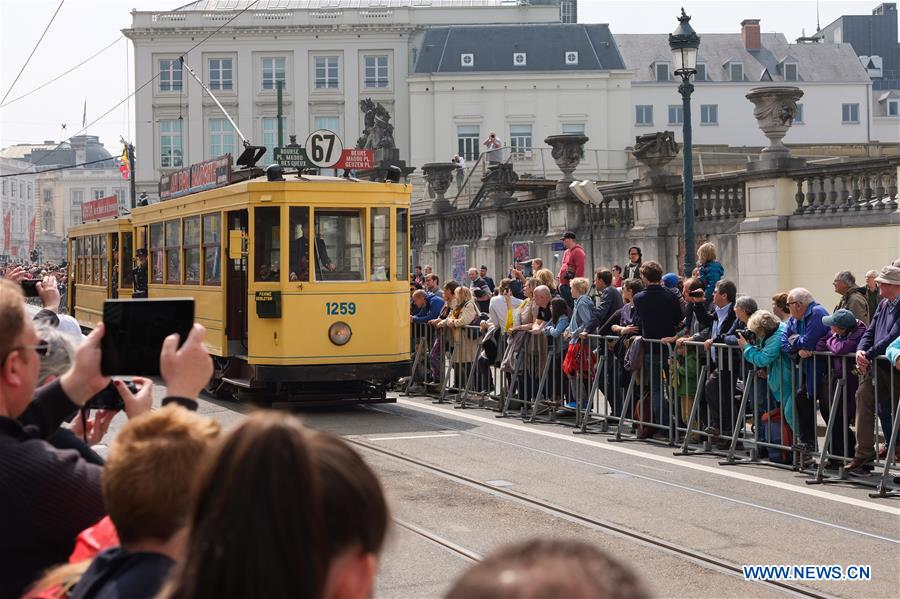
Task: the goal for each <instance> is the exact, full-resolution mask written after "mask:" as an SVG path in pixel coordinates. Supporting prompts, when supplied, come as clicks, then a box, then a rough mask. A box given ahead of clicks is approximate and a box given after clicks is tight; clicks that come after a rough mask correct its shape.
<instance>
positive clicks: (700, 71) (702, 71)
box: [694, 62, 706, 81]
mask: <svg viewBox="0 0 900 599" xmlns="http://www.w3.org/2000/svg"><path fill="white" fill-rule="evenodd" d="M694 81H706V63H705V62H698V63H697V73H696V74H695V75H694Z"/></svg>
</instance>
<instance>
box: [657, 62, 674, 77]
mask: <svg viewBox="0 0 900 599" xmlns="http://www.w3.org/2000/svg"><path fill="white" fill-rule="evenodd" d="M653 74H654V75H655V78H656V80H657V81H670V80H671V79H672V77H671V76H670V75H669V63H667V62H655V63H653Z"/></svg>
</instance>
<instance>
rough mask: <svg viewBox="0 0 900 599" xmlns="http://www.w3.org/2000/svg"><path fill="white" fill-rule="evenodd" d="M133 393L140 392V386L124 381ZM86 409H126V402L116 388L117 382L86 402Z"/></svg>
mask: <svg viewBox="0 0 900 599" xmlns="http://www.w3.org/2000/svg"><path fill="white" fill-rule="evenodd" d="M122 382H123V383H125V386H126V387H127V388H128V390H129V391H131V392H132V393H137V392H138V387H137V385H135V384H134V383H133V382H132V381H122ZM84 408H85V409H86V410H124V409H125V402H124V401H122V396H121V395H119V391H118V390H117V389H116V386H115V384H113V383H110V384H109V385H107V386H106V387H104V389H103V390H102V391H100V392H99V393H97V395H95V396H93V397H92V398H90V399H89V400H88V402H87V403H86V404H84Z"/></svg>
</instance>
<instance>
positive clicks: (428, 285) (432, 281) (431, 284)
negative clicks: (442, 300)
mask: <svg viewBox="0 0 900 599" xmlns="http://www.w3.org/2000/svg"><path fill="white" fill-rule="evenodd" d="M424 288H425V291H427V292H428V293H434V294H438V293H440V292H441V280H440V279H439V278H438V276H437V275H436V274H433V273H432V274H427V275H425V283H424Z"/></svg>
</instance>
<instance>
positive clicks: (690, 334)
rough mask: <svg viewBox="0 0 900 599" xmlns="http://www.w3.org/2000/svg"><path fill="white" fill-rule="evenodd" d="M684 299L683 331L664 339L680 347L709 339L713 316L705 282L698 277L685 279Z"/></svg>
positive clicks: (683, 286) (665, 341)
mask: <svg viewBox="0 0 900 599" xmlns="http://www.w3.org/2000/svg"><path fill="white" fill-rule="evenodd" d="M682 297H683V302H684V305H683V306H682V309H683V311H684V312H683V313H684V322H683V325H682V327H681V330H680V331H678V332H677V333H676V334H675V335H673V336H671V337H664V338H663V339H662V341H663V343H675V344H676V345H677V346H679V347H680V346H681V345H684V343H685V342H687V341H703V340H704V339H706V338H708V337H709V328H710V325H711V324H712V316H710V314H709V311H708V309H707V307H706V292H704V291H703V281H701V280H700V279H698V278H697V277H691V278H688V279H685V280H684V283H683V285H682Z"/></svg>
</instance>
